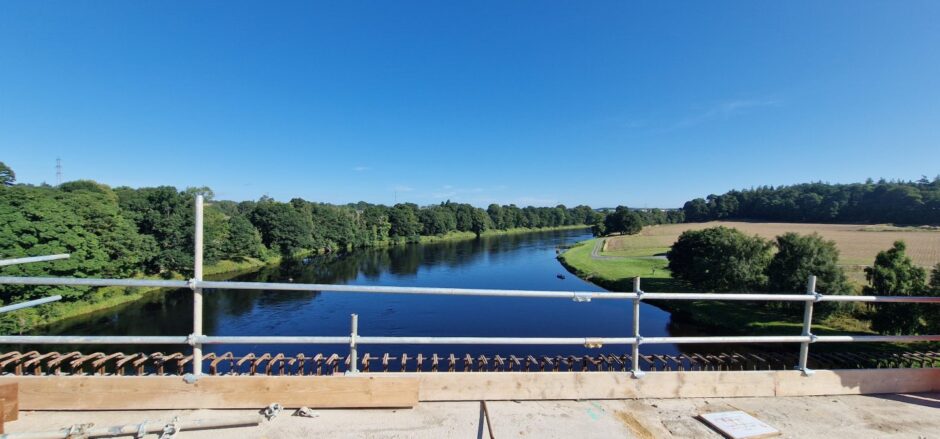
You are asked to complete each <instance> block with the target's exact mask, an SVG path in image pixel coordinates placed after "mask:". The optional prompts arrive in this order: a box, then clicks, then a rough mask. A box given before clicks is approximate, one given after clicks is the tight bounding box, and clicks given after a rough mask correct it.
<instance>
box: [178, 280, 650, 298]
mask: <svg viewBox="0 0 940 439" xmlns="http://www.w3.org/2000/svg"><path fill="white" fill-rule="evenodd" d="M196 286H197V287H199V288H215V289H227V290H279V291H332V292H337V293H383V294H431V295H441V296H491V297H493V296H495V297H540V298H557V299H576V298H577V299H636V297H637V295H636V294H635V293H608V292H603V291H538V290H494V289H470V288H428V287H390V286H374V285H335V284H295V283H275V282H215V281H197V282H196Z"/></svg>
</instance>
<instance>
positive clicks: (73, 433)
mask: <svg viewBox="0 0 940 439" xmlns="http://www.w3.org/2000/svg"><path fill="white" fill-rule="evenodd" d="M272 405H273V404H272ZM278 407H280V405H278ZM272 417H273V416H272ZM263 420H264V418H263V417H262V416H258V415H249V416H241V417H238V418H223V419H196V420H192V421H181V420H179V418H174V419H173V420H172V421H171V422H169V423H167V424H161V423H156V422H146V421H145V422H142V423H140V424H124V425H116V426H112V427H100V428H95V427H94V424H75V425H72V426H69V427H67V428H63V429H60V430H57V431H49V432H40V433H10V434H3V435H0V439H91V438H104V437H121V436H132V437H135V438H142V437H144V436H146V435H148V434H159V435H160V439H171V438H173V437H176V435H177V434H178V433H179V432H181V431H189V430H206V429H214V428H237V427H250V426H257V425H258V424H260V423H261V422H262V421H263Z"/></svg>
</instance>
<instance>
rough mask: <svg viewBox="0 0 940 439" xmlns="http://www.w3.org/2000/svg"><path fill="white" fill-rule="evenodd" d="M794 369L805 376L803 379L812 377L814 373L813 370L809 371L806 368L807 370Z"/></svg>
mask: <svg viewBox="0 0 940 439" xmlns="http://www.w3.org/2000/svg"><path fill="white" fill-rule="evenodd" d="M796 369H797V370H799V371H800V372H802V373H803V376H805V377H808V376H813V374H814V373H816V371H815V370H813V369H810V368H808V367H807V368H803V369H800V367H799V366H797V367H796Z"/></svg>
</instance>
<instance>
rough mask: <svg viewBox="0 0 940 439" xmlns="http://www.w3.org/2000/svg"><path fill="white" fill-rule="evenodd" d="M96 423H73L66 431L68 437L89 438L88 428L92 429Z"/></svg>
mask: <svg viewBox="0 0 940 439" xmlns="http://www.w3.org/2000/svg"><path fill="white" fill-rule="evenodd" d="M94 425H95V424H91V423H88V424H72V425H71V426H69V429H68V431H66V432H65V438H66V439H88V430H91V427H94Z"/></svg>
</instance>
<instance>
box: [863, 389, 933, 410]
mask: <svg viewBox="0 0 940 439" xmlns="http://www.w3.org/2000/svg"><path fill="white" fill-rule="evenodd" d="M868 396H870V397H872V398H879V399H887V400H890V401H897V402H903V403H906V404H916V405H921V406H924V407H930V408H934V409H940V393H886V394H880V395H868Z"/></svg>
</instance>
